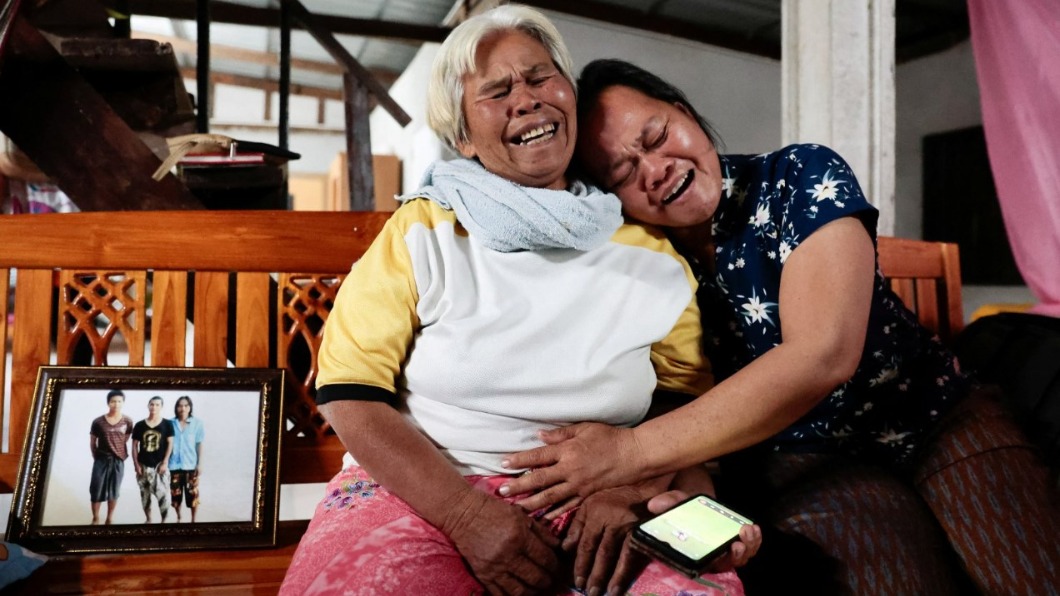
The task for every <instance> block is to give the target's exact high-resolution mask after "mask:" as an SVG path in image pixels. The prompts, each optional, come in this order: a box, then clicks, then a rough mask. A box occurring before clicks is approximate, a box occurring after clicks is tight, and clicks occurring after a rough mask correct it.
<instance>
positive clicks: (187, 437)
mask: <svg viewBox="0 0 1060 596" xmlns="http://www.w3.org/2000/svg"><path fill="white" fill-rule="evenodd" d="M194 407H195V406H194V404H193V403H192V402H191V398H190V397H188V396H187V395H182V396H180V397H179V398H177V403H176V404H174V406H173V413H174V415H175V417H174V418H173V419H172V420H171V422H172V423H173V453H172V454H171V455H170V456H169V473H170V477H169V486H170V496H171V498H172V501H173V510H174V511H176V513H177V521H178V522H180V521H183V520H182V519H181V516H180V506H181V504H182V503H183V502H184V501H187V503H188V509H190V510H191V521H192V522H193V523H194V522H195V512H196V510H197V509H198V508H199V477H200V476H201V474H202V442H203V439H204V438H206V430H205V429H204V428H203V424H202V421H201V420H199V419H198V418H195V417H194V416H192V411H193V410H194Z"/></svg>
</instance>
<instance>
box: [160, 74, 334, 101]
mask: <svg viewBox="0 0 1060 596" xmlns="http://www.w3.org/2000/svg"><path fill="white" fill-rule="evenodd" d="M180 76H182V77H184V78H185V79H194V78H195V69H194V68H188V67H185V68H181V69H180ZM210 82H211V83H214V84H221V85H233V86H235V87H250V88H252V89H261V90H262V91H268V92H272V93H279V91H280V83H279V82H278V81H274V80H272V79H268V78H262V77H252V76H247V75H240V74H233V73H227V72H217V71H212V72H210ZM291 95H307V96H309V97H315V98H317V99H334V100H335V101H342V89H328V88H327V87H314V86H312V85H299V84H297V83H291Z"/></svg>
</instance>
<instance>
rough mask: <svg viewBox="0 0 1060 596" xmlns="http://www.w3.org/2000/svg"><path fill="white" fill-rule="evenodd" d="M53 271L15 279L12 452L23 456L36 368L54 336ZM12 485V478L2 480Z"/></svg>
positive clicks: (48, 355) (24, 271)
mask: <svg viewBox="0 0 1060 596" xmlns="http://www.w3.org/2000/svg"><path fill="white" fill-rule="evenodd" d="M53 308H54V301H53V300H52V272H51V271H49V270H46V269H45V270H40V269H35V270H30V269H22V270H20V271H19V272H18V277H17V278H16V280H15V312H16V313H18V316H17V317H16V319H15V325H14V337H13V339H12V344H11V356H12V360H11V417H10V418H9V420H10V424H11V427H10V431H9V435H8V436H9V437H10V441H9V443H8V445H9V448H10V450H11V451H13V452H16V453H21V451H22V447H23V442H24V441H25V438H26V424H27V422H28V421H29V416H30V410H31V408H32V404H33V387H34V385H35V384H36V382H37V369H38V368H39V367H40V366H41V365H44V364H49V363H50V358H51V349H50V348H51V339H50V338H51V333H52V325H51V321H52V317H51V313H52V309H53ZM2 480H3V481H5V482H10V483H12V486H14V479H13V478H3V479H2Z"/></svg>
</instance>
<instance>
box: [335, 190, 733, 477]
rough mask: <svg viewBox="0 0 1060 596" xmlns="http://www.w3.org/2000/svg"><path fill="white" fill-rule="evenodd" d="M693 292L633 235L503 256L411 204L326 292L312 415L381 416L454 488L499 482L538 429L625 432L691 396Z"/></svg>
mask: <svg viewBox="0 0 1060 596" xmlns="http://www.w3.org/2000/svg"><path fill="white" fill-rule="evenodd" d="M695 290H696V281H695V279H694V278H693V276H692V272H691V270H690V269H689V267H688V264H687V263H686V262H685V261H684V259H682V258H681V257H680V256H679V255H678V254H677V253H676V251H675V250H674V249H673V247H672V246H671V244H670V242H669V241H668V240H667V239H666V237H665V236H664V235H663V234H662V233H660V232H658V231H657V230H654V229H651V228H646V227H644V226H641V225H639V224H624V225H622V226H621V227H620V228H619V229H618V230H617V231H616V232H615V234H614V235H613V236H612V238H611V240H610V241H609V242H606V243H605V244H603V245H602V246H600V247H598V248H595V249H593V250H590V251H579V250H573V249H550V250H541V251H523V252H507V253H505V252H497V251H494V250H490V249H488V248H485V247H484V246H482V245H481V244H479V243H478V242H476V241H475V239H474V238H472V237H470V236H468V234H467V232H466V231H465V230H464V228H463V227H461V226H460V224H459V223H458V222H457V220H456V216H455V214H454V213H453V212H451V211H446V210H444V209H442V208H441V207H439V206H438V205H437V204H435V203H434V202H432V201H429V200H414V201H410V202H408V203H405V204H404V205H403V206H402V207H401V208H399V209H398V210H397V211H396V212H395V213H394V215H393V216H392V217H391V218H390V220H389V221H388V222H387V224H386V225H385V227H384V228H383V230H382V231H381V232H380V234H379V236H378V237H377V238H376V239H375V241H374V243H373V244H372V246H371V247H370V248H369V249H368V251H367V252H366V253H365V255H364V256H363V258H361V259H360V260H359V261H357V262H356V263H355V264H354V265H353V268H352V269H351V271H350V274H349V276H348V277H347V278H346V280H345V281H344V282H343V285H342V287H341V288H340V290H339V293H338V297H337V299H336V303H335V305H334V308H333V309H332V311H331V314H330V316H329V318H328V321H327V324H326V326H325V329H324V338H323V342H322V345H321V348H320V354H319V356H318V362H317V366H318V374H317V387H318V395H317V400H318V401H319V402H320V403H324V402H328V401H332V400H336V399H372V400H385V401H391V402H392V403H396V404H397V406H398V408H399V409H400V410H401V411H402V412H403V413H404V414H405V415H406V416H407V418H408V419H409V421H410V422H411V423H412V424H413V425H415V426H416V427H417V428H418V429H419V430H420V431H422V432H423V433H424V434H425V435H426V436H427V437H429V438H430V439H431V440H432V441H433V442H434V444H435V445H437V446H438V448H439V449H440V450H441V451H442V452H443V453H444V454H446V455H447V456H448V457H449V459H450V460H451V461H452V462H453V463H454V464H455V465H456V466H457V467H458V468H459V469H460V470H461V472H462V473H464V474H495V473H510V470H505V469H503V468H502V467H501V466H500V461H501V459H502V458H503V456H504V455H506V454H509V453H512V452H515V451H520V450H524V449H529V448H533V447H537V446H539V445H540V441H539V440H538V439H537V436H536V433H537V431H538V430H539V429H543V428H554V427H557V426H562V425H565V424H570V423H573V422H582V421H597V422H605V423H608V424H613V425H620V426H630V425H633V424H636V423H637V422H639V421H640V420H641V419H642V418H643V416H644V415H645V413H646V412H647V410H648V406H649V405H650V403H651V399H652V393H653V392H654V391H655V390H656V389H657V388H658V389H663V390H668V391H675V392H680V393H687V394H693V395H699V394H700V393H702V392H704V391H706V390H707V389H708V388H709V387H710V385H711V383H712V377H711V375H710V369H709V365H708V363H707V361H706V359H705V358H704V357H703V355H702V351H701V346H700V341H701V337H702V330H701V327H700V320H699V308H698V306H697V304H696V299H695Z"/></svg>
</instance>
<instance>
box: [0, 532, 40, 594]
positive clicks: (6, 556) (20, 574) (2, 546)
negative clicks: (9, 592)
mask: <svg viewBox="0 0 1060 596" xmlns="http://www.w3.org/2000/svg"><path fill="white" fill-rule="evenodd" d="M47 560H48V557H46V556H44V555H39V554H37V553H35V552H32V551H28V550H26V549H24V548H22V547H21V546H19V545H17V544H13V543H11V542H0V588H3V587H4V586H7V585H9V584H11V583H14V582H17V581H18V580H20V579H25V578H27V577H29V574H31V573H33V572H34V571H36V570H37V568H38V567H40V566H41V565H43V564H44V562H45V561H47Z"/></svg>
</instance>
